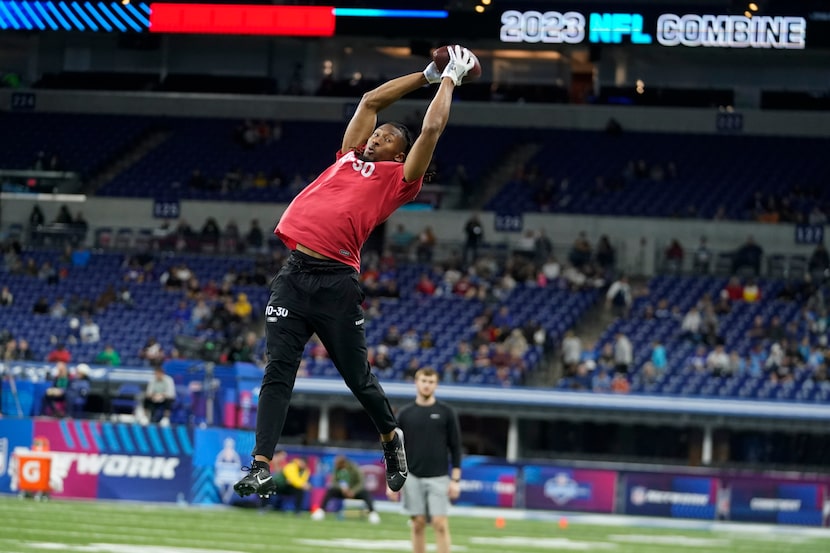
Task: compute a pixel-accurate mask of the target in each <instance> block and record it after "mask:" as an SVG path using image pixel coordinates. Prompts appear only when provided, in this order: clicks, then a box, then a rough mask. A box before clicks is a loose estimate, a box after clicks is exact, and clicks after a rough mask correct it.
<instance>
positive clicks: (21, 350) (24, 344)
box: [14, 338, 35, 361]
mask: <svg viewBox="0 0 830 553" xmlns="http://www.w3.org/2000/svg"><path fill="white" fill-rule="evenodd" d="M14 358H15V359H16V360H18V361H34V359H35V353H34V352H33V351H32V349H31V348H30V347H29V341H28V340H26V339H25V338H20V339H19V340H18V341H17V351H16V352H15V357H14Z"/></svg>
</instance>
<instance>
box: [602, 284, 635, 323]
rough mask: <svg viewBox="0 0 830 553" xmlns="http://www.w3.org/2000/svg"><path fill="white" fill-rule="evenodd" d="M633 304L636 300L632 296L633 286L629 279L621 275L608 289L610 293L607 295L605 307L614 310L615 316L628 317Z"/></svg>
mask: <svg viewBox="0 0 830 553" xmlns="http://www.w3.org/2000/svg"><path fill="white" fill-rule="evenodd" d="M633 302H634V299H633V297H632V294H631V285H630V284H629V283H628V277H627V276H625V275H620V278H619V279H617V280H616V281H614V282H613V283H612V284H611V286H609V287H608V291H607V292H606V294H605V305H606V307H609V308H611V309H612V310H613V313H614V315H615V316H617V317H628V312H629V310H630V309H631V304H632V303H633Z"/></svg>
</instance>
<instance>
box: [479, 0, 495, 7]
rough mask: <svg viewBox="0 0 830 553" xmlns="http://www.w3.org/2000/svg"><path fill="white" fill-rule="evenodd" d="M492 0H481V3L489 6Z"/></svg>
mask: <svg viewBox="0 0 830 553" xmlns="http://www.w3.org/2000/svg"><path fill="white" fill-rule="evenodd" d="M492 1H493V0H481V3H482V4H484V5H485V6H489V5H490V2H492Z"/></svg>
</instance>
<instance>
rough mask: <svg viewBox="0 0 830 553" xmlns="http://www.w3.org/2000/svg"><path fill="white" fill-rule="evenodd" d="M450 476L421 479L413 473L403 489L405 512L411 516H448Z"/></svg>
mask: <svg viewBox="0 0 830 553" xmlns="http://www.w3.org/2000/svg"><path fill="white" fill-rule="evenodd" d="M449 489H450V477H449V476H434V477H431V478H419V477H417V476H415V475H413V474H412V473H411V472H410V473H409V476H408V477H407V479H406V485H405V486H404V487H403V510H404V512H406V514H408V515H409V516H413V517H414V516H417V515H430V516H447V513H448V511H449V508H450V497H449V495H447V493H448V491H449Z"/></svg>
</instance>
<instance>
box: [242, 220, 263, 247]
mask: <svg viewBox="0 0 830 553" xmlns="http://www.w3.org/2000/svg"><path fill="white" fill-rule="evenodd" d="M245 244H246V245H247V247H248V251H249V252H251V253H259V252H261V251H262V250H263V248H264V246H265V235H264V234H263V233H262V228H261V227H260V226H259V220H257V219H252V220H251V227H250V228H249V229H248V233H247V234H246V235H245Z"/></svg>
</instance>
